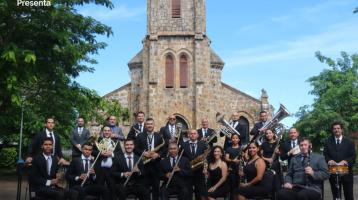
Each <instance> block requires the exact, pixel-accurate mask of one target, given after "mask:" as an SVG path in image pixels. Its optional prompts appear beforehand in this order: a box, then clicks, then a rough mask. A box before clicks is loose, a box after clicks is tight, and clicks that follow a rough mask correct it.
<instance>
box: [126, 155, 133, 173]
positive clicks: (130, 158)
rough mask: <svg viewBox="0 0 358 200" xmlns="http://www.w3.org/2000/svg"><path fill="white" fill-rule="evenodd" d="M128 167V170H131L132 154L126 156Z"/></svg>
mask: <svg viewBox="0 0 358 200" xmlns="http://www.w3.org/2000/svg"><path fill="white" fill-rule="evenodd" d="M127 158H128V169H129V171H132V156H128V157H127Z"/></svg>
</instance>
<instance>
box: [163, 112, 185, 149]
mask: <svg viewBox="0 0 358 200" xmlns="http://www.w3.org/2000/svg"><path fill="white" fill-rule="evenodd" d="M178 128H179V127H177V123H176V117H175V115H170V116H169V117H168V122H167V124H166V125H165V126H163V127H161V128H160V131H159V134H160V135H161V136H162V137H163V138H164V140H165V148H164V150H163V151H165V152H167V151H168V145H169V143H172V142H176V143H178V144H179V146H180V145H181V144H182V142H183V134H180V138H179V142H177V140H178V138H177V137H178V136H177V131H178V130H177V129H178Z"/></svg>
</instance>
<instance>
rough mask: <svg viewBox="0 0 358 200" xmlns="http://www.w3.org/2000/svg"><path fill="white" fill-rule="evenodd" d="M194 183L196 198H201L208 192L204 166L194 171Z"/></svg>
mask: <svg viewBox="0 0 358 200" xmlns="http://www.w3.org/2000/svg"><path fill="white" fill-rule="evenodd" d="M192 184H193V186H194V193H195V199H197V200H199V199H201V198H200V197H201V195H202V194H204V193H205V192H206V191H205V190H206V189H205V188H206V187H205V175H204V174H203V168H199V169H197V170H196V171H194V172H193V176H192Z"/></svg>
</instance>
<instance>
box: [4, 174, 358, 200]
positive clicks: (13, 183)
mask: <svg viewBox="0 0 358 200" xmlns="http://www.w3.org/2000/svg"><path fill="white" fill-rule="evenodd" d="M26 187H27V179H26V177H25V179H24V180H23V183H22V195H21V197H22V198H21V199H22V200H23V199H25V191H26ZM324 188H325V190H324V199H325V200H332V195H331V189H330V186H329V182H328V181H325V186H324ZM16 189H17V178H16V177H14V176H2V177H0V199H1V200H15V199H16ZM354 198H355V199H358V176H355V177H354ZM27 199H29V197H28V196H27Z"/></svg>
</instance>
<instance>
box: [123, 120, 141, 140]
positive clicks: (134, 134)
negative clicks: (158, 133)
mask: <svg viewBox="0 0 358 200" xmlns="http://www.w3.org/2000/svg"><path fill="white" fill-rule="evenodd" d="M138 131H139V133H137V132H138ZM144 131H145V129H144V127H143V131H140V129H139V124H138V123H136V124H134V125H133V126H132V127H131V129H130V130H129V132H128V135H127V138H128V139H129V138H130V139H133V140H136V139H137V137H138V135H139V134H140V133H142V132H144Z"/></svg>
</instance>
